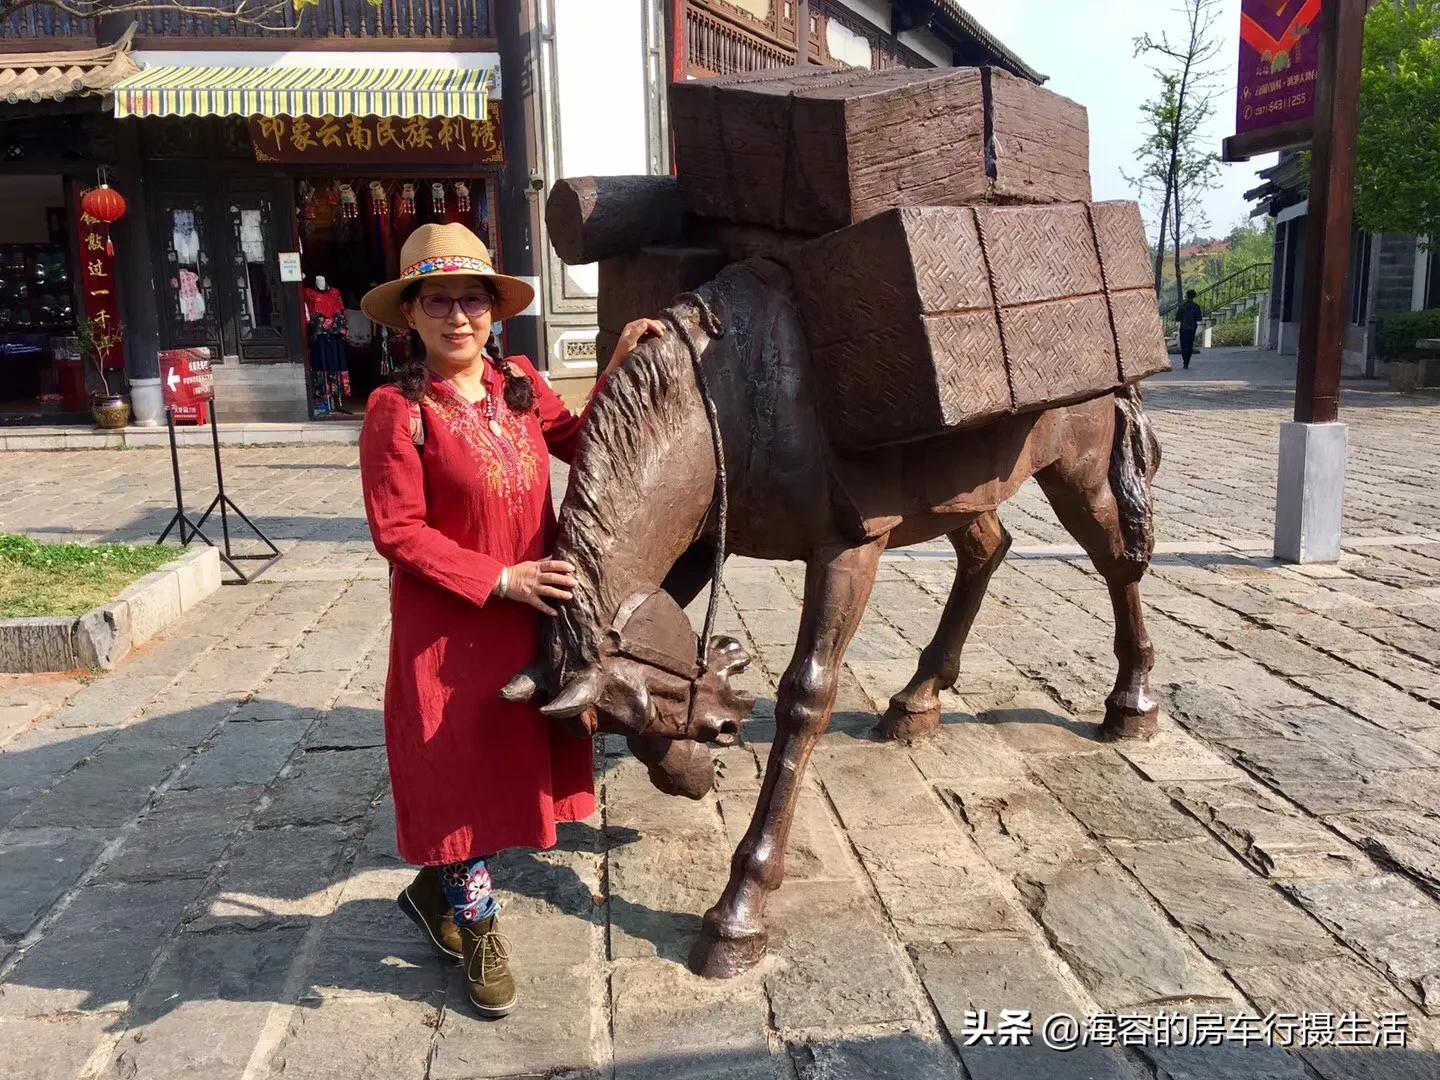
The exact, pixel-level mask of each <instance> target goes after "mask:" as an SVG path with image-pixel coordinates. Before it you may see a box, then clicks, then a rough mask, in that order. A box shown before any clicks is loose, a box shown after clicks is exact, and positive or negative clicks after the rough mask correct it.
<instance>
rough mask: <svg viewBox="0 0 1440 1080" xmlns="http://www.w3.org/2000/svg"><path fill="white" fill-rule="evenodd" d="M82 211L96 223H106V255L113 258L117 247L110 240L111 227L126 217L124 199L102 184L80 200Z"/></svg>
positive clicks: (107, 185)
mask: <svg viewBox="0 0 1440 1080" xmlns="http://www.w3.org/2000/svg"><path fill="white" fill-rule="evenodd" d="M80 209H81V210H83V211H84V212H85V213H87V214H89V215H90V216H91V217H93V218H94V219H95V220H96V221H102V222H104V223H105V254H106V255H109V256H110V257H112V258H113V257H114V255H115V245H114V243H112V242H111V240H110V225H111V223H112V222H116V221H119V220H120V219H121V218H122V217H124V216H125V199H124V197H123V196H122V195H121V194H120V193H119V192H118V191H116V190H115V189H114V188H112V187H111V186H110V185H109V184H106V183H104V182H102V183H101V184H100V186H99V187H97V188H91V189H90V190H89V191H87V192H86V193H85V197H84V198H82V199H81V200H80Z"/></svg>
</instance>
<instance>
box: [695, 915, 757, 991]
mask: <svg viewBox="0 0 1440 1080" xmlns="http://www.w3.org/2000/svg"><path fill="white" fill-rule="evenodd" d="M766 944H767V935H766V934H763V933H761V934H751V935H749V936H747V937H739V938H726V937H720V936H719V935H718V934H715V933H713V932H712V931H711V930H710V929H709V928H708V927H707V928H706V929H705V930H702V931H701V933H700V937H699V938H698V939H697V940H696V942H695V944H694V946H693V947H692V948H691V949H690V970H691V971H693V972H695V974H696V975H700V976H702V977H704V978H706V979H733V978H734V977H735V976H736V975H740V974H743V973H744V972H747V971H749V970H750V969H751V968H753V967H754V966H755V965H756V964H758V963H759V962H760V961H761V960H763V959H765V946H766Z"/></svg>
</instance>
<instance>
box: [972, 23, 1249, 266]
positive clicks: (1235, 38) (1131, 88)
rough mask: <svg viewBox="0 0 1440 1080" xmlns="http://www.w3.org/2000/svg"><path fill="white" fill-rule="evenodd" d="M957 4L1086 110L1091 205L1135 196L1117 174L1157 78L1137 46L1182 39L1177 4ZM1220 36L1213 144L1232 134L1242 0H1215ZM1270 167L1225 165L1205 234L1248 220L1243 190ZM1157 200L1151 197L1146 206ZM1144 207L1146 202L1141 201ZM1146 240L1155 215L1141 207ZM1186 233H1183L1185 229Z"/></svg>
mask: <svg viewBox="0 0 1440 1080" xmlns="http://www.w3.org/2000/svg"><path fill="white" fill-rule="evenodd" d="M961 6H962V7H964V8H965V10H967V11H968V12H970V14H971V15H973V16H975V18H976V19H977V20H979V22H980V23H981V24H982V25H984V27H985V28H986V29H987V30H989V31H990V32H991V33H992V34H994V35H995V36H996V37H998V38H999V39H1000V40H1001V41H1003V42H1004V43H1005V44H1006V45H1008V46H1009V47H1010V48H1011V49H1012V50H1014V52H1016V53H1017V54H1018V55H1019V56H1020V57H1021V59H1023V60H1024V61H1025V62H1026V63H1027V64H1029V65H1030V66H1031V67H1033V68H1035V69H1036V70H1038V71H1040V72H1041V73H1042V74H1045V75H1049V76H1050V81H1049V82H1047V83H1046V84H1045V85H1046V86H1047V87H1048V88H1049V89H1051V90H1054V91H1055V92H1056V93H1060V94H1064V95H1065V96H1066V97H1069V98H1073V99H1074V100H1075V101H1078V102H1079V103H1080V104H1082V105H1084V106H1085V107H1086V108H1087V109H1088V110H1089V113H1090V177H1091V186H1092V187H1093V189H1094V193H1095V198H1096V199H1138V198H1140V196H1139V194H1138V193H1137V192H1136V191H1135V189H1134V188H1133V187H1131V185H1130V184H1129V183H1127V182H1126V180H1125V178H1124V177H1123V176H1122V175H1121V171H1122V170H1124V171H1125V172H1129V173H1132V174H1133V173H1135V172H1137V171H1138V169H1137V168H1136V164H1135V148H1136V147H1137V146H1139V145H1140V141H1141V127H1140V104H1141V102H1143V101H1144V100H1145V99H1146V98H1148V97H1152V96H1154V94H1155V92H1156V87H1157V85H1158V83H1157V80H1156V78H1155V76H1154V74H1152V72H1151V71H1150V61H1147V60H1145V59H1143V58H1136V57H1135V55H1134V52H1135V46H1134V39H1135V38H1136V37H1138V36H1139V35H1141V34H1144V33H1148V34H1150V35H1151V36H1152V37H1158V36H1159V35H1160V33H1161V32H1162V31H1167V30H1168V31H1169V32H1170V35H1171V40H1172V41H1176V40H1178V39H1179V38H1180V37H1181V36H1182V34H1184V33H1185V32H1186V26H1187V23H1186V20H1185V16H1184V15H1183V14H1182V13H1181V11H1180V7H1179V3H1178V0H961ZM1219 8H1220V12H1221V14H1220V18H1219V20H1218V22H1217V24H1216V26H1217V29H1218V30H1219V31H1220V32H1221V33H1222V34H1223V36H1224V44H1223V45H1222V47H1221V52H1220V57H1219V61H1218V64H1217V66H1218V68H1219V71H1218V73H1217V75H1216V78H1215V87H1216V90H1217V91H1218V93H1217V95H1216V99H1215V115H1214V117H1213V118H1212V119H1211V122H1210V132H1209V135H1210V138H1209V142H1210V143H1211V145H1213V147H1214V148H1215V151H1216V153H1219V151H1220V143H1221V140H1222V139H1224V138H1225V137H1226V136H1227V135H1231V134H1233V133H1234V130H1235V126H1234V125H1235V77H1236V69H1237V67H1238V65H1239V51H1240V0H1220V5H1219ZM1274 162H1275V155H1274V154H1269V155H1266V156H1265V157H1262V158H1256V159H1254V160H1253V161H1249V162H1241V163H1238V164H1234V165H1226V164H1221V166H1220V186H1219V187H1218V188H1216V189H1215V190H1214V191H1212V192H1209V193H1208V194H1207V195H1206V197H1205V198H1204V200H1202V205H1203V207H1204V210H1205V214H1206V216H1207V217H1208V218H1209V221H1210V225H1209V228H1208V229H1207V230H1206V232H1207V233H1208V235H1211V236H1224V235H1225V234H1226V233H1228V232H1229V231H1230V229H1231V228H1233V227H1234V226H1235V225H1236V224H1237V223H1239V222H1240V221H1241V220H1242V219H1246V218H1248V217H1249V214H1250V210H1251V209H1252V208H1253V207H1252V206H1251V204H1249V203H1247V202H1246V201H1245V199H1244V193H1245V192H1246V191H1247V190H1249V189H1250V188H1253V187H1255V186H1257V184H1259V182H1260V181H1258V180H1257V179H1256V177H1255V172H1256V170H1257V169H1261V168H1264V167H1265V166H1267V165H1271V164H1273V163H1274ZM1151 201H1152V202H1153V200H1151ZM1143 203H1144V200H1142V204H1143ZM1145 209H1146V215H1145V217H1146V222H1147V224H1148V225H1149V227H1150V230H1151V233H1152V238H1153V233H1154V231H1155V225H1156V222H1155V218H1156V211H1155V210H1152V209H1151V208H1150V206H1148V205H1147V206H1146V207H1145ZM1188 231H1189V230H1187V232H1188Z"/></svg>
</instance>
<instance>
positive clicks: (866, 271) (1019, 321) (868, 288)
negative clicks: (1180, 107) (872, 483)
mask: <svg viewBox="0 0 1440 1080" xmlns="http://www.w3.org/2000/svg"><path fill="white" fill-rule="evenodd" d="M790 266H791V271H792V273H793V274H794V278H795V288H796V293H797V294H798V299H799V303H800V310H801V316H802V319H803V321H804V324H805V332H806V336H807V338H808V339H809V345H810V350H811V354H812V357H813V362H814V364H815V368H816V373H817V375H818V376H819V384H820V386H821V387H822V394H823V395H824V397H825V399H826V400H825V401H824V402H823V405H824V409H823V412H824V414H825V418H826V423H827V424H828V425H829V428H830V430H831V434H832V436H833V437H834V438H835V440H836V443H837V445H839V446H841V447H844V448H847V449H852V450H863V449H868V448H871V447H875V446H882V445H886V444H889V443H895V442H903V441H908V440H913V439H922V438H927V437H929V436H933V435H937V434H940V433H942V432H944V431H947V430H951V429H955V428H963V427H971V426H974V425H977V424H981V423H984V422H986V421H987V420H993V419H994V418H996V417H997V416H1001V415H1005V414H1007V413H1016V412H1028V411H1031V410H1036V409H1043V408H1048V407H1050V406H1054V405H1063V404H1067V403H1070V402H1075V401H1081V400H1084V399H1086V398H1090V397H1095V396H1098V395H1100V394H1103V393H1107V392H1109V391H1111V390H1114V389H1116V388H1117V387H1119V386H1121V385H1123V384H1125V383H1130V382H1135V381H1136V380H1138V379H1142V378H1144V377H1145V376H1147V375H1153V374H1154V373H1155V372H1157V371H1165V370H1168V369H1169V366H1170V361H1169V357H1168V355H1167V353H1166V349H1165V342H1164V339H1163V336H1162V333H1161V329H1160V316H1159V312H1158V309H1157V307H1156V304H1155V292H1154V287H1153V282H1152V278H1151V270H1150V264H1149V249H1148V247H1147V245H1146V241H1145V231H1144V225H1143V223H1142V222H1141V219H1140V209H1139V207H1138V206H1137V205H1136V204H1135V203H1130V202H1104V203H1095V204H1093V205H1087V204H1084V203H1064V204H1055V205H1050V206H1013V207H1001V206H976V207H910V208H904V209H898V210H892V211H889V212H887V213H884V214H881V215H879V216H877V217H873V218H871V219H869V220H868V221H865V222H862V223H860V224H858V225H854V226H851V227H850V228H847V229H842V230H840V231H838V232H835V233H832V234H830V235H828V236H823V237H820V238H819V239H816V240H813V241H811V242H810V243H809V244H807V245H805V246H804V247H803V248H802V249H801V250H800V252H799V253H798V254H797V255H796V256H795V257H794V258H793V259H791V260H790Z"/></svg>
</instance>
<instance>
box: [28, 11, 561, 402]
mask: <svg viewBox="0 0 1440 1080" xmlns="http://www.w3.org/2000/svg"><path fill="white" fill-rule="evenodd" d="M216 6H218V7H221V8H227V7H230V6H233V4H232V3H231V0H220V2H219V3H218V5H216ZM510 6H513V5H494V7H497V8H502V9H503V8H507V7H510ZM249 7H250V8H251V9H252V10H253V9H254V8H255V5H254V4H253V3H251V4H250V5H249ZM266 10H267V11H269V14H268V15H267V16H266V17H265V25H263V26H260V25H255V23H254V22H253V21H251V22H246V21H236V20H229V19H225V18H218V19H217V18H214V17H207V16H201V15H195V14H191V13H188V12H184V11H181V10H180V5H176V10H174V11H170V10H166V9H165V8H164V6H163V5H161V6H158V7H157V8H156V9H154V10H149V9H147V10H143V11H138V12H134V13H131V14H130V15H126V16H119V17H114V18H104V19H99V20H82V19H77V18H74V17H72V16H71V15H68V14H66V13H65V12H64V11H62V10H59V9H57V8H53V7H50V6H48V5H45V4H43V3H42V4H39V5H36V6H32V7H28V8H24V9H21V10H20V11H19V12H17V13H16V14H14V15H13V16H12V17H11V18H10V20H9V21H8V23H6V24H4V25H3V26H0V281H4V282H5V283H6V284H5V285H4V287H0V415H6V414H8V415H9V416H10V417H11V418H12V419H14V418H16V417H29V416H50V415H53V414H56V413H66V414H76V415H78V414H83V412H84V411H85V409H86V402H85V400H84V393H83V384H82V385H80V386H78V387H77V379H78V374H79V373H78V371H77V370H76V365H75V364H74V363H73V362H72V361H68V360H66V359H65V358H66V356H67V355H70V353H71V350H72V349H73V344H74V343H73V341H72V340H71V339H72V338H73V337H74V335H75V329H76V326H77V323H78V321H79V320H82V319H85V318H89V319H93V320H95V321H96V323H100V322H101V321H102V320H108V321H110V322H118V323H120V324H122V325H123V328H124V340H123V344H122V346H120V347H119V348H118V349H115V350H112V353H111V359H110V363H111V364H112V365H113V366H115V367H117V368H121V367H123V370H124V373H125V375H126V376H127V377H128V381H129V382H130V383H131V384H136V385H140V386H144V385H145V380H153V379H155V378H157V377H158V376H159V374H160V371H159V361H158V359H157V357H159V356H160V355H162V354H163V353H164V351H165V350H169V349H176V348H186V347H205V348H208V349H209V350H210V352H211V355H212V357H213V359H214V362H215V367H214V370H215V376H216V378H215V382H216V404H217V409H218V414H219V416H220V417H221V419H222V420H226V421H231V420H249V421H264V420H294V419H304V418H306V417H308V416H316V417H319V416H327V417H335V418H338V419H345V418H347V414H349V415H350V416H354V415H357V414H358V413H359V412H361V411H362V410H363V402H364V399H365V395H366V394H367V393H368V391H369V390H370V389H371V388H373V387H374V386H376V385H378V384H379V383H381V382H382V381H384V379H385V378H386V376H387V372H388V368H389V365H390V361H391V354H392V351H393V349H394V348H396V347H398V345H399V344H400V343H397V342H394V341H392V340H391V337H390V335H388V334H386V333H382V332H380V330H379V328H376V327H373V326H371V325H370V324H369V322H368V320H366V319H365V318H364V317H363V316H362V315H361V314H360V311H359V300H360V297H361V295H362V294H363V293H364V292H365V291H366V290H367V289H368V288H370V286H371V285H373V284H375V283H377V282H379V281H382V280H386V279H388V278H390V277H393V276H395V275H396V274H397V273H398V270H399V267H398V258H399V251H400V247H401V245H402V244H403V243H404V240H405V238H406V237H407V236H408V235H409V233H410V232H411V231H413V230H414V229H415V228H416V227H418V226H419V225H421V224H424V223H426V222H431V221H463V222H464V223H466V224H467V225H469V226H471V227H472V228H473V229H475V231H476V232H478V233H479V234H480V235H481V236H483V237H484V238H485V239H486V241H487V242H488V243H489V244H490V246H491V248H492V250H493V251H494V252H495V254H496V258H497V261H498V262H499V263H500V266H501V268H502V269H506V270H509V271H510V272H514V273H520V274H530V273H531V272H532V271H531V267H530V263H529V250H528V248H529V239H528V228H529V222H528V217H529V210H530V205H529V200H527V192H528V190H529V175H530V165H529V159H528V156H527V154H526V152H525V145H526V143H525V139H524V137H523V131H524V126H525V125H524V123H523V122H520V123H518V125H516V126H518V127H519V129H520V131H521V137H520V138H519V139H518V140H514V141H513V142H514V143H515V144H516V145H518V147H519V152H518V154H517V153H516V152H515V151H514V150H512V149H511V146H512V139H510V138H509V137H508V136H509V134H510V131H509V128H510V127H511V126H512V124H513V123H515V122H514V121H513V120H512V117H510V116H509V115H507V111H506V110H507V106H508V105H510V104H511V102H509V101H507V100H506V97H505V95H504V93H503V89H502V88H503V86H504V85H505V83H506V82H507V81H508V80H506V79H503V78H502V63H501V52H502V47H503V48H509V49H511V51H513V52H515V53H516V54H517V55H522V51H521V49H520V46H519V42H520V40H521V23H520V22H519V20H518V18H516V17H514V14H513V13H510V15H509V16H508V23H505V24H504V25H502V23H500V22H497V20H496V14H495V12H494V11H492V3H491V0H385V2H384V3H383V4H381V5H380V6H379V7H378V8H376V7H373V6H372V5H371V4H370V3H368V2H367V0H336V2H334V3H325V4H321V5H312V6H308V7H304V8H302V10H301V11H300V12H298V13H297V12H296V11H295V10H294V9H293V7H292V6H291V5H289V4H281V5H278V6H275V7H273V8H267V9H266ZM272 24H273V25H272ZM507 34H508V35H509V39H510V40H509V42H508V43H506V42H502V38H503V37H505V36H506V35H507ZM77 72H78V74H76V73H77ZM517 85H519V82H518V81H517ZM513 104H514V105H515V106H517V107H519V106H522V105H523V104H524V102H523V100H522V99H521V98H519V97H517V98H516V99H515V100H514V102H513ZM507 151H508V152H507ZM102 169H103V170H104V171H105V174H106V176H107V178H108V180H109V182H110V184H111V185H112V186H113V187H114V188H115V189H116V190H117V191H119V192H120V193H121V194H122V195H123V196H124V198H125V199H126V200H127V202H128V212H127V213H126V215H125V217H123V218H122V219H121V220H120V221H118V222H116V223H115V225H114V226H113V228H112V229H110V230H109V234H108V235H107V233H106V229H105V227H104V224H103V223H97V222H93V221H90V220H87V219H86V217H85V216H84V215H83V214H82V212H81V210H80V199H81V196H82V194H83V192H84V191H85V190H86V189H87V188H89V187H93V186H94V185H95V184H96V183H97V182H98V181H99V178H100V176H101V170H102ZM507 221H510V222H512V223H513V224H514V225H515V226H516V228H515V229H514V230H512V231H510V232H507ZM112 240H113V247H112V245H111V244H109V243H107V241H112ZM110 250H113V252H114V254H113V256H112V255H110V254H109V251H110ZM22 296H23V297H24V298H25V299H26V300H27V301H28V307H25V306H22V305H21V301H20V299H18V298H19V297H22ZM7 312H8V316H7V314H6V313H7ZM536 322H537V320H535V319H534V318H525V319H514V320H512V323H514V324H516V325H512V326H509V327H504V328H502V331H503V332H504V333H505V334H506V336H507V337H508V338H510V339H511V340H509V341H507V342H506V344H507V346H508V347H510V348H511V349H512V350H525V351H531V352H534V351H536V347H535V339H536V334H535V330H534V324H535V323H536ZM527 328H528V333H527ZM527 338H528V340H526V339H527ZM7 350H8V352H7ZM135 396H136V403H137V405H138V404H139V400H140V397H141V396H142V395H140V394H138V393H137V394H136V395H135Z"/></svg>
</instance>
